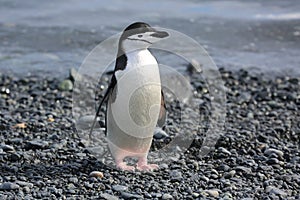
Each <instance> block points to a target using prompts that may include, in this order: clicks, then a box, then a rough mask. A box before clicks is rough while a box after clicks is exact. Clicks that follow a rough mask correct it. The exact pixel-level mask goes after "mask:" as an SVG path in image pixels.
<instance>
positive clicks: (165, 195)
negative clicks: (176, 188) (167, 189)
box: [162, 194, 173, 199]
mask: <svg viewBox="0 0 300 200" xmlns="http://www.w3.org/2000/svg"><path fill="white" fill-rule="evenodd" d="M162 199H173V197H172V195H170V194H163V195H162Z"/></svg>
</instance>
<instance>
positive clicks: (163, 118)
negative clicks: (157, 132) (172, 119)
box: [157, 91, 167, 127]
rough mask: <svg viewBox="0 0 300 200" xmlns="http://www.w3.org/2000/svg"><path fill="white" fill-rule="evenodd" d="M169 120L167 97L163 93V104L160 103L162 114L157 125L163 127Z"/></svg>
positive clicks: (160, 113)
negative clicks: (167, 119)
mask: <svg viewBox="0 0 300 200" xmlns="http://www.w3.org/2000/svg"><path fill="white" fill-rule="evenodd" d="M166 118H167V109H166V104H165V97H164V93H163V91H161V102H160V112H159V116H158V121H157V125H158V126H159V127H163V126H164V124H165V122H166Z"/></svg>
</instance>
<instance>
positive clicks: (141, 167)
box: [136, 164, 158, 171]
mask: <svg viewBox="0 0 300 200" xmlns="http://www.w3.org/2000/svg"><path fill="white" fill-rule="evenodd" d="M136 169H137V170H139V171H152V170H155V169H158V165H156V164H143V165H139V164H138V165H137V167H136Z"/></svg>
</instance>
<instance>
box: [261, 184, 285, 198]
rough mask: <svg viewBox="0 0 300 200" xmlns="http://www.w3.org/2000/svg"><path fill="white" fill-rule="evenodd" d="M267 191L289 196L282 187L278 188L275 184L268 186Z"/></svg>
mask: <svg viewBox="0 0 300 200" xmlns="http://www.w3.org/2000/svg"><path fill="white" fill-rule="evenodd" d="M266 192H267V193H269V194H276V195H280V196H287V193H286V192H285V191H283V190H281V189H278V188H276V187H274V186H267V188H266Z"/></svg>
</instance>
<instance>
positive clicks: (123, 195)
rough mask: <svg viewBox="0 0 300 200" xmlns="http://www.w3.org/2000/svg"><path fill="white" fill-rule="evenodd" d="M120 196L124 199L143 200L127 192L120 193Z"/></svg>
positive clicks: (141, 197) (139, 196)
mask: <svg viewBox="0 0 300 200" xmlns="http://www.w3.org/2000/svg"><path fill="white" fill-rule="evenodd" d="M121 196H122V197H123V198H124V199H143V196H141V195H138V194H131V193H128V192H122V193H121Z"/></svg>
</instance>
